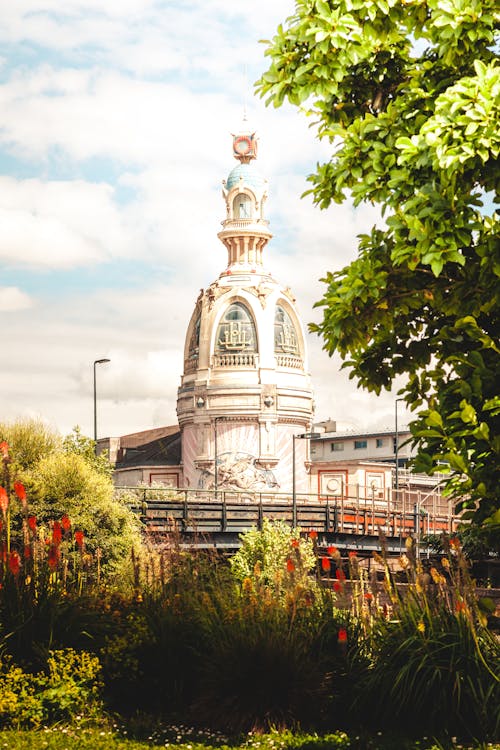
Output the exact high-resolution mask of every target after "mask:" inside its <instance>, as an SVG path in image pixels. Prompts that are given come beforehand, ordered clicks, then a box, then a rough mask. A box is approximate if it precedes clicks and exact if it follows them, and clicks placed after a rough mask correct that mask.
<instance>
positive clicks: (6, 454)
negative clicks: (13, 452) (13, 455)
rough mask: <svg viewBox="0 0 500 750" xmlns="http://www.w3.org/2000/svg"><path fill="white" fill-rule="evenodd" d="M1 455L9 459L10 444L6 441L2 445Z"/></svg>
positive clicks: (0, 444) (0, 446) (0, 448)
mask: <svg viewBox="0 0 500 750" xmlns="http://www.w3.org/2000/svg"><path fill="white" fill-rule="evenodd" d="M0 453H1V454H2V456H3V457H4V458H8V457H9V444H8V443H6V442H5V440H3V441H2V442H1V443H0Z"/></svg>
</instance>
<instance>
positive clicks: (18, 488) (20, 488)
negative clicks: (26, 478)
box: [14, 482, 26, 508]
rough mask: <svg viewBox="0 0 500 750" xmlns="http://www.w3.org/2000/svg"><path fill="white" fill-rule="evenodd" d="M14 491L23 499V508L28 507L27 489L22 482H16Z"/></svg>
mask: <svg viewBox="0 0 500 750" xmlns="http://www.w3.org/2000/svg"><path fill="white" fill-rule="evenodd" d="M14 492H15V493H16V495H17V497H18V498H19V500H20V501H21V504H22V506H23V508H25V507H26V489H25V487H24V484H22V483H21V482H14Z"/></svg>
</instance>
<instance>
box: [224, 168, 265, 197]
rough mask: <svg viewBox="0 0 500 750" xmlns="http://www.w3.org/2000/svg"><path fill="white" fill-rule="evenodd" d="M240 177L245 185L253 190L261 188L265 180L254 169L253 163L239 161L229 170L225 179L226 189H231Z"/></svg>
mask: <svg viewBox="0 0 500 750" xmlns="http://www.w3.org/2000/svg"><path fill="white" fill-rule="evenodd" d="M240 178H243V182H244V184H245V185H248V187H249V188H254V189H255V190H262V188H263V187H264V185H265V183H266V181H265V179H264V178H263V177H262V175H261V174H260V173H259V172H258V171H257V169H255V167H254V166H253V164H251V163H250V164H246V163H244V162H243V163H240V164H238V165H237V166H236V167H234V169H232V170H231V172H230V173H229V176H228V178H227V181H226V189H227V190H231V188H232V187H234V186H235V185H237V184H238V182H239V181H240Z"/></svg>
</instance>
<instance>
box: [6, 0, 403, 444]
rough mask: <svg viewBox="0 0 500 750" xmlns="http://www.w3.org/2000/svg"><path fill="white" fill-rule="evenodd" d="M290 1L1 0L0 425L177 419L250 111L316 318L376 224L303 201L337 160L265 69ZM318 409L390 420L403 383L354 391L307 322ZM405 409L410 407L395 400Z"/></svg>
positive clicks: (388, 423)
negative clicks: (319, 169)
mask: <svg viewBox="0 0 500 750" xmlns="http://www.w3.org/2000/svg"><path fill="white" fill-rule="evenodd" d="M293 8H294V2H293V0H272V2H269V0H253V2H251V3H243V2H241V0H240V1H238V0H105V2H103V0H66V1H65V2H64V3H61V2H60V0H16V2H9V0H0V314H1V327H0V330H1V334H0V335H1V339H0V341H1V348H0V352H1V366H0V421H13V420H16V419H18V418H35V419H41V420H43V421H44V422H46V423H47V424H48V425H49V426H51V427H53V428H55V429H57V430H58V431H60V432H61V433H62V434H68V433H69V432H70V431H71V430H72V429H73V427H75V426H76V425H78V426H80V428H81V429H82V431H83V433H84V434H87V435H90V436H92V435H93V362H94V361H95V360H97V359H100V358H109V359H110V362H109V363H108V364H102V365H98V366H97V403H98V410H97V411H98V435H99V436H101V437H103V436H110V435H112V436H117V435H123V434H127V433H131V432H135V431H138V430H146V429H150V428H152V427H158V426H162V425H167V424H175V423H176V413H175V405H176V395H177V388H178V386H179V384H180V378H181V374H182V353H183V348H184V337H185V332H186V329H187V325H188V322H189V319H190V316H191V313H192V311H193V309H194V305H195V301H196V299H197V297H198V294H199V290H200V289H201V288H205V287H207V286H208V285H209V284H210V283H211V282H212V281H214V280H215V279H216V278H217V277H218V275H219V273H221V272H222V271H223V270H224V268H225V267H226V260H227V254H226V250H225V248H224V246H223V245H222V243H221V242H220V241H219V240H218V238H217V232H218V231H219V230H220V222H221V221H222V220H223V219H224V218H225V205H224V201H223V199H222V194H221V187H222V180H223V179H225V178H226V177H227V175H228V173H229V172H230V170H231V169H232V167H233V166H234V164H235V162H234V159H233V157H232V138H231V134H232V133H234V132H235V130H236V129H237V128H238V126H239V124H240V123H241V120H242V115H243V111H244V110H245V109H246V112H247V116H248V120H249V122H250V124H251V125H252V126H254V127H255V128H256V130H257V133H258V135H259V158H258V162H257V166H258V168H259V171H260V172H261V173H262V174H263V175H265V177H266V178H267V179H268V181H269V193H270V196H269V201H268V207H267V215H268V218H269V219H270V229H271V231H272V232H273V235H274V238H273V239H272V240H271V242H270V243H269V245H268V246H267V248H266V250H265V255H266V266H267V267H268V268H269V270H270V271H271V272H272V274H273V275H274V276H275V278H277V279H278V280H279V281H280V282H282V283H283V284H284V285H287V286H290V287H291V288H292V290H293V292H294V294H295V295H296V297H297V303H298V307H299V310H300V312H301V314H302V318H303V320H304V323H305V324H306V325H307V324H308V323H310V322H314V321H319V320H320V317H321V312H320V311H319V310H318V309H314V308H313V305H314V302H315V301H317V300H318V299H320V298H321V297H322V295H323V293H324V290H325V289H326V287H325V285H324V283H322V282H321V281H320V279H321V278H322V277H324V275H325V274H326V272H327V271H334V270H338V269H340V268H342V267H343V266H344V265H346V264H347V263H349V262H350V260H352V259H353V258H354V257H355V252H356V246H357V239H356V237H357V235H358V234H359V233H362V232H365V231H368V230H369V229H370V228H371V227H372V226H373V224H375V223H376V222H377V221H380V219H379V215H378V212H377V210H376V209H374V208H372V207H366V206H365V207H360V208H358V209H354V208H353V207H352V205H351V204H349V202H346V203H345V204H343V205H342V206H337V205H335V206H334V207H332V208H330V209H328V210H327V211H320V210H319V209H318V208H316V207H314V206H313V204H312V200H311V199H310V198H301V197H300V196H301V194H302V193H303V192H304V190H306V189H307V187H308V183H307V181H306V178H307V175H308V174H310V173H311V172H312V171H314V169H315V166H316V163H317V162H318V161H319V162H321V161H325V160H327V159H328V158H329V154H330V147H329V146H328V144H326V143H320V142H318V140H317V139H316V138H315V134H314V130H313V129H312V128H310V123H309V121H308V119H307V117H306V116H305V115H304V114H302V113H301V112H299V111H298V110H296V109H294V108H291V107H288V106H284V107H282V108H280V109H275V108H273V107H266V106H265V104H264V102H263V101H262V100H261V99H259V98H257V97H256V96H255V95H254V93H253V84H254V82H255V81H256V80H257V79H258V78H259V76H260V75H261V74H262V73H263V72H264V71H265V69H266V67H267V60H266V57H265V56H264V50H265V45H264V44H262V43H260V41H259V40H262V39H270V38H271V37H272V36H273V34H274V32H275V30H276V27H277V26H278V24H279V23H281V22H283V21H284V20H285V18H286V17H287V16H289V15H290V14H291V13H292V12H293ZM308 345H309V369H310V372H311V376H312V382H313V387H314V390H315V394H316V415H315V419H316V421H320V420H326V419H329V418H330V419H333V420H336V421H337V426H338V429H342V430H356V431H357V430H363V429H374V428H377V429H378V428H383V427H385V428H388V429H390V428H392V427H393V425H394V399H395V395H394V393H392V394H387V393H386V394H383V395H382V396H380V397H376V396H374V395H373V394H369V393H366V392H364V391H361V390H358V389H356V385H355V383H354V381H352V380H349V378H348V374H347V372H346V371H345V370H343V371H340V364H341V362H340V359H339V358H338V357H337V356H334V357H333V358H330V357H329V356H328V355H327V354H326V353H325V352H324V351H323V350H322V342H321V339H320V338H318V336H317V335H316V334H309V335H308ZM399 408H400V409H401V408H402V404H399Z"/></svg>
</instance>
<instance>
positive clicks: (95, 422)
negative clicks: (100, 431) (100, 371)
mask: <svg viewBox="0 0 500 750" xmlns="http://www.w3.org/2000/svg"><path fill="white" fill-rule="evenodd" d="M106 362H111V360H110V359H106V358H103V359H96V360H95V361H94V451H95V453H96V454H97V388H96V382H97V381H96V365H103V364H105V363H106Z"/></svg>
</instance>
